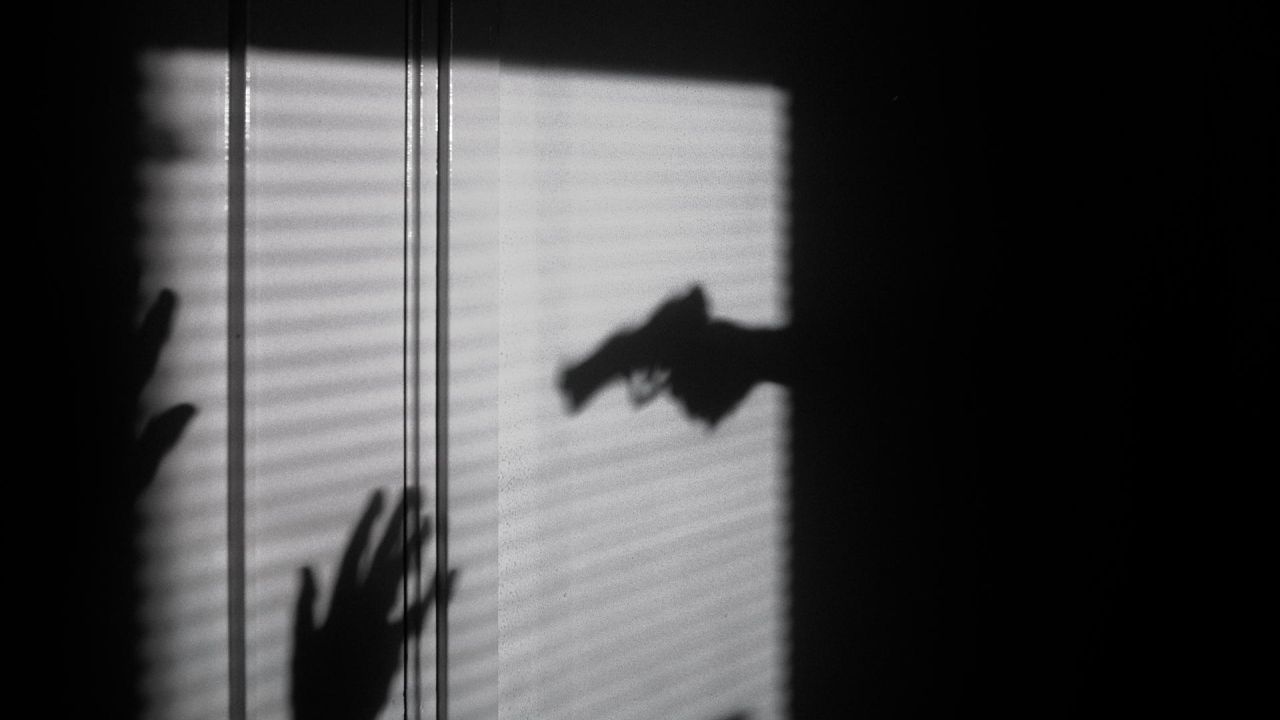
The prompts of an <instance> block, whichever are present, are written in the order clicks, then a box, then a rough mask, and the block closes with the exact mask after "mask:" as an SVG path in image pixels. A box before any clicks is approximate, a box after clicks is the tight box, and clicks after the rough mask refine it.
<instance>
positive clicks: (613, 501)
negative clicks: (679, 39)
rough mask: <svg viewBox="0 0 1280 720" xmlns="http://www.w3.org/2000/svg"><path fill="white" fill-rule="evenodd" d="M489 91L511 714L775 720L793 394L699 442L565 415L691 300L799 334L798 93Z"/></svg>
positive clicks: (666, 421)
mask: <svg viewBox="0 0 1280 720" xmlns="http://www.w3.org/2000/svg"><path fill="white" fill-rule="evenodd" d="M499 98H500V119H499V130H500V142H501V150H500V163H501V169H500V198H501V207H500V218H501V252H500V260H499V273H500V278H499V293H500V299H499V303H498V306H499V313H500V317H501V323H500V328H499V337H498V343H499V345H500V348H501V351H500V353H499V359H500V360H499V361H500V367H499V375H498V377H499V383H500V393H499V396H500V400H499V402H500V408H499V415H500V421H499V445H500V448H501V450H500V453H501V454H500V468H501V478H500V481H501V488H500V493H499V503H500V517H501V522H500V525H499V527H500V530H499V533H500V544H499V547H500V551H499V554H498V562H499V565H500V568H501V572H500V594H501V607H500V627H501V636H500V637H501V639H500V643H499V658H500V660H499V662H500V666H501V673H500V689H501V708H502V711H503V713H504V716H510V717H539V718H574V717H610V718H636V719H637V720H638V719H641V718H645V719H648V718H689V719H690V720H702V719H705V718H708V717H716V716H720V715H723V714H724V712H725V710H726V708H746V709H749V711H750V713H749V714H750V716H751V717H755V718H776V717H781V716H782V715H783V714H784V713H785V708H786V705H787V698H786V688H785V684H786V676H787V672H786V642H787V638H786V620H785V617H786V612H787V607H786V584H787V579H786V567H785V566H786V557H787V547H786V535H787V529H786V528H787V518H786V515H787V513H786V501H785V498H786V496H787V485H786V482H787V462H788V458H787V447H786V443H787V440H786V438H787V432H788V427H787V415H786V409H785V407H786V406H785V398H784V396H783V393H782V391H781V390H780V389H779V388H777V387H775V386H763V387H760V388H758V389H757V390H756V391H755V392H753V393H752V394H751V395H750V396H748V397H747V398H746V399H745V400H744V401H743V402H742V404H741V405H740V406H739V407H738V408H737V409H736V411H735V412H734V413H733V414H732V415H729V416H727V417H724V418H723V419H722V420H721V421H720V422H719V424H717V425H716V426H715V427H714V429H706V428H704V427H702V426H699V425H695V424H690V423H689V422H688V421H687V420H686V419H685V418H684V417H682V415H681V412H680V410H679V409H678V407H677V406H676V405H675V404H673V403H671V402H668V401H663V400H659V401H655V402H653V403H652V404H650V405H648V406H647V407H645V408H644V409H643V411H642V412H635V411H634V410H633V408H632V406H631V405H630V404H629V403H628V402H627V401H626V399H625V395H624V394H623V393H621V392H610V391H608V390H604V391H602V392H600V393H599V395H598V396H597V397H596V398H595V399H594V400H593V402H592V403H591V404H590V405H588V406H586V407H585V408H584V409H583V410H582V412H581V413H580V414H577V415H572V416H571V415H570V414H569V413H567V412H566V408H565V407H564V405H563V402H562V398H561V396H560V394H559V391H558V389H557V386H556V384H557V379H558V377H559V374H560V372H561V370H562V369H563V368H564V367H565V366H567V365H568V364H569V363H570V362H573V361H575V360H577V359H578V358H580V357H581V356H583V355H585V354H586V353H588V352H589V351H591V350H592V349H594V348H595V347H596V345H597V343H599V341H600V339H601V338H603V337H605V336H607V335H609V334H610V333H612V332H614V331H615V330H616V329H617V328H618V327H619V326H627V325H639V324H641V323H643V322H644V320H645V319H646V318H647V316H648V314H649V313H650V312H651V308H652V307H653V303H654V301H655V299H659V298H663V297H667V296H671V295H673V294H677V293H680V292H682V291H685V290H687V289H688V288H689V287H691V286H693V285H695V284H697V283H701V284H703V285H705V286H706V287H707V288H710V289H713V290H714V294H715V300H716V306H717V311H718V312H720V313H723V314H724V315H727V316H732V317H734V318H735V319H740V320H743V321H747V322H751V323H753V324H760V325H771V326H775V325H785V324H786V323H787V321H788V320H789V318H788V316H787V308H786V306H785V293H786V287H787V277H786V266H785V257H786V255H785V253H786V251H787V247H786V239H787V238H786V233H787V225H786V223H787V214H786V213H787V208H786V181H787V178H786V171H785V168H786V163H787V155H786V152H787V150H786V146H787V132H788V128H787V121H786V118H787V98H786V96H785V93H783V92H781V91H780V90H778V89H777V88H774V87H770V86H767V85H758V84H746V83H725V82H712V81H700V80H689V79H674V78H658V77H653V78H648V77H642V76H635V75H622V74H608V73H591V72H580V71H570V70H564V69H537V68H526V67H517V66H511V65H504V66H503V68H502V72H501V87H500V93H499ZM464 294H465V288H463V287H459V289H458V295H459V296H460V297H462V296H463V295H464ZM451 349H456V350H461V348H451Z"/></svg>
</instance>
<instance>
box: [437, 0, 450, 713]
mask: <svg viewBox="0 0 1280 720" xmlns="http://www.w3.org/2000/svg"><path fill="white" fill-rule="evenodd" d="M436 30H437V33H438V37H437V42H436V53H437V63H436V67H437V72H438V73H439V82H437V83H436V88H437V90H436V117H437V121H436V408H435V409H436V454H435V455H436V508H435V511H436V537H435V541H436V578H435V582H436V587H437V588H438V589H439V591H440V592H441V593H442V595H441V596H440V597H439V598H438V600H439V601H438V602H437V603H436V717H437V718H438V719H439V720H448V717H449V682H448V678H449V602H448V601H449V597H450V595H451V593H452V588H450V587H449V586H448V582H449V514H448V510H449V157H450V153H451V151H452V147H451V141H450V129H451V127H450V125H451V123H452V119H453V118H452V113H451V112H450V110H451V107H450V102H449V101H450V90H451V89H452V85H453V76H452V68H451V65H450V54H451V53H452V52H453V3H452V0H439V8H438V15H437V24H436Z"/></svg>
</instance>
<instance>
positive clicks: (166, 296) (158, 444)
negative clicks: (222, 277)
mask: <svg viewBox="0 0 1280 720" xmlns="http://www.w3.org/2000/svg"><path fill="white" fill-rule="evenodd" d="M177 305H178V298H177V296H176V295H175V294H174V293H173V291H172V290H169V289H167V288H166V289H164V290H161V291H160V295H159V296H158V297H157V298H156V301H155V302H154V303H152V305H151V307H150V308H149V309H148V310H147V314H146V317H145V318H144V319H143V321H142V326H141V327H140V328H139V329H138V332H137V341H136V343H135V347H136V348H137V349H136V351H135V352H136V356H135V358H134V366H133V367H134V374H133V377H132V378H130V381H131V382H130V388H129V390H130V394H131V396H132V397H133V398H134V402H137V399H138V398H140V397H141V396H142V391H143V389H144V388H145V387H146V385H147V383H148V382H150V381H151V377H152V375H154V374H155V370H156V365H157V363H158V362H159V360H160V350H161V349H162V348H163V347H164V344H165V342H167V341H168V339H169V331H170V330H171V329H172V327H173V316H174V313H175V311H176V310H177ZM195 414H196V408H195V406H194V405H191V404H189V403H182V404H179V405H174V406H173V407H170V408H167V409H166V410H164V411H162V412H160V413H158V414H156V415H154V416H152V417H151V418H150V419H149V420H147V424H146V426H144V427H143V430H142V434H141V435H139V436H138V438H137V440H136V441H135V443H134V451H133V457H132V463H133V467H132V472H131V480H130V481H131V483H132V487H130V488H129V490H130V494H131V495H133V496H137V495H138V494H140V493H141V492H142V491H143V490H146V489H147V487H149V486H150V485H151V482H152V481H153V480H155V476H156V471H157V470H158V469H159V467H160V461H161V460H163V459H164V457H165V456H166V455H168V454H169V451H170V450H172V449H173V447H174V445H176V444H177V443H178V439H179V438H181V437H182V433H183V431H185V430H186V428H187V425H188V424H189V423H190V422H191V419H192V418H193V417H195Z"/></svg>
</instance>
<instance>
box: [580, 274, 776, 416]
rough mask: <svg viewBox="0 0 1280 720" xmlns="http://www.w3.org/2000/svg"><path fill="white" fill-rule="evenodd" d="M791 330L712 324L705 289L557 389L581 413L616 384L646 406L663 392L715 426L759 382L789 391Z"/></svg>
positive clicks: (590, 359)
mask: <svg viewBox="0 0 1280 720" xmlns="http://www.w3.org/2000/svg"><path fill="white" fill-rule="evenodd" d="M789 338H790V331H789V329H787V328H750V327H745V326H742V325H738V324H736V323H732V322H729V321H727V320H713V319H711V318H710V316H709V314H708V311H707V299H706V295H705V293H704V292H703V290H702V288H701V286H694V287H693V288H692V289H690V290H689V291H688V292H687V293H685V294H684V295H683V296H680V297H675V298H671V299H669V300H667V301H666V302H664V303H662V304H661V305H659V306H658V309H657V310H656V311H654V313H653V315H651V316H650V318H649V320H648V322H646V323H645V324H644V325H642V326H640V327H636V328H630V327H624V328H622V329H621V330H619V331H618V332H616V333H614V334H613V335H612V336H610V337H609V338H608V339H606V340H605V341H604V342H603V343H601V344H600V346H599V347H597V348H596V350H595V351H594V352H593V353H591V354H590V355H589V356H587V357H586V358H585V359H584V360H582V361H581V362H579V363H576V364H574V365H572V366H570V367H568V368H566V369H565V370H563V371H562V372H561V374H560V378H559V385H560V390H561V392H562V393H563V394H564V396H565V399H566V400H567V402H568V404H569V410H570V411H571V412H574V413H577V412H579V411H580V410H582V408H584V407H585V406H586V405H587V403H588V402H590V400H591V399H592V398H593V397H594V396H595V395H596V394H597V393H599V392H600V391H601V390H602V389H603V388H604V387H605V386H607V385H609V384H610V383H612V382H614V381H623V382H624V383H626V386H627V389H628V393H629V396H630V398H631V402H632V404H633V405H635V406H636V407H641V406H643V405H645V404H647V403H648V402H650V401H651V400H653V398H655V397H657V396H658V395H660V394H661V393H662V392H663V391H664V390H669V391H670V392H671V396H672V397H673V398H675V399H676V401H677V402H679V403H680V405H681V407H683V408H684V411H685V414H687V415H688V416H689V417H692V418H695V419H698V420H702V421H704V422H706V423H707V425H708V427H715V426H716V425H717V424H718V423H719V422H720V421H721V420H723V419H724V418H725V417H726V416H727V415H728V414H729V413H731V412H732V411H733V410H734V408H736V407H737V406H738V404H739V403H741V402H742V400H743V399H744V398H746V396H747V394H748V393H749V392H750V391H751V389H752V388H753V387H755V385H756V383H759V382H774V383H777V384H780V385H788V386H789V385H791V383H792V380H793V376H794V372H795V371H794V367H793V361H792V359H791V355H790V339H789Z"/></svg>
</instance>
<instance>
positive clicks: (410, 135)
mask: <svg viewBox="0 0 1280 720" xmlns="http://www.w3.org/2000/svg"><path fill="white" fill-rule="evenodd" d="M404 41H405V45H404V52H405V98H404V101H405V139H404V143H405V182H404V317H403V321H404V356H403V358H404V382H403V387H404V482H403V485H404V487H403V488H402V490H403V491H404V492H405V496H406V498H411V499H410V501H409V502H406V503H405V507H404V512H405V513H406V514H407V517H406V518H405V523H404V526H403V527H404V533H405V535H404V538H403V542H404V543H405V547H406V548H408V549H409V552H406V553H405V555H404V563H405V565H404V577H405V579H406V581H405V583H404V585H403V592H404V597H403V600H404V605H403V606H404V607H405V608H406V610H405V612H406V613H407V612H408V608H411V607H413V605H414V602H413V600H414V599H415V598H416V599H419V600H421V599H422V597H423V593H422V587H423V584H422V547H421V545H420V544H417V543H412V542H411V540H410V538H411V537H412V536H413V534H414V532H415V530H416V528H417V527H418V522H419V518H421V517H422V511H421V492H420V490H421V487H420V486H421V465H422V462H421V458H422V454H421V440H422V435H421V423H420V415H419V413H421V411H422V403H421V392H422V386H421V379H422V373H421V357H422V342H421V318H422V303H421V278H422V271H421V262H422V200H421V195H422V100H423V98H422V45H423V43H422V0H405V39H404ZM405 633H406V637H405V638H404V643H403V645H402V647H403V652H404V657H403V660H404V662H403V667H404V668H405V673H404V688H403V693H404V716H405V720H408V718H409V708H410V707H413V716H414V717H415V718H420V717H421V716H422V682H421V673H422V660H421V641H420V639H419V638H420V637H421V636H420V634H419V633H418V632H417V629H416V628H414V627H412V624H411V623H405Z"/></svg>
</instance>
